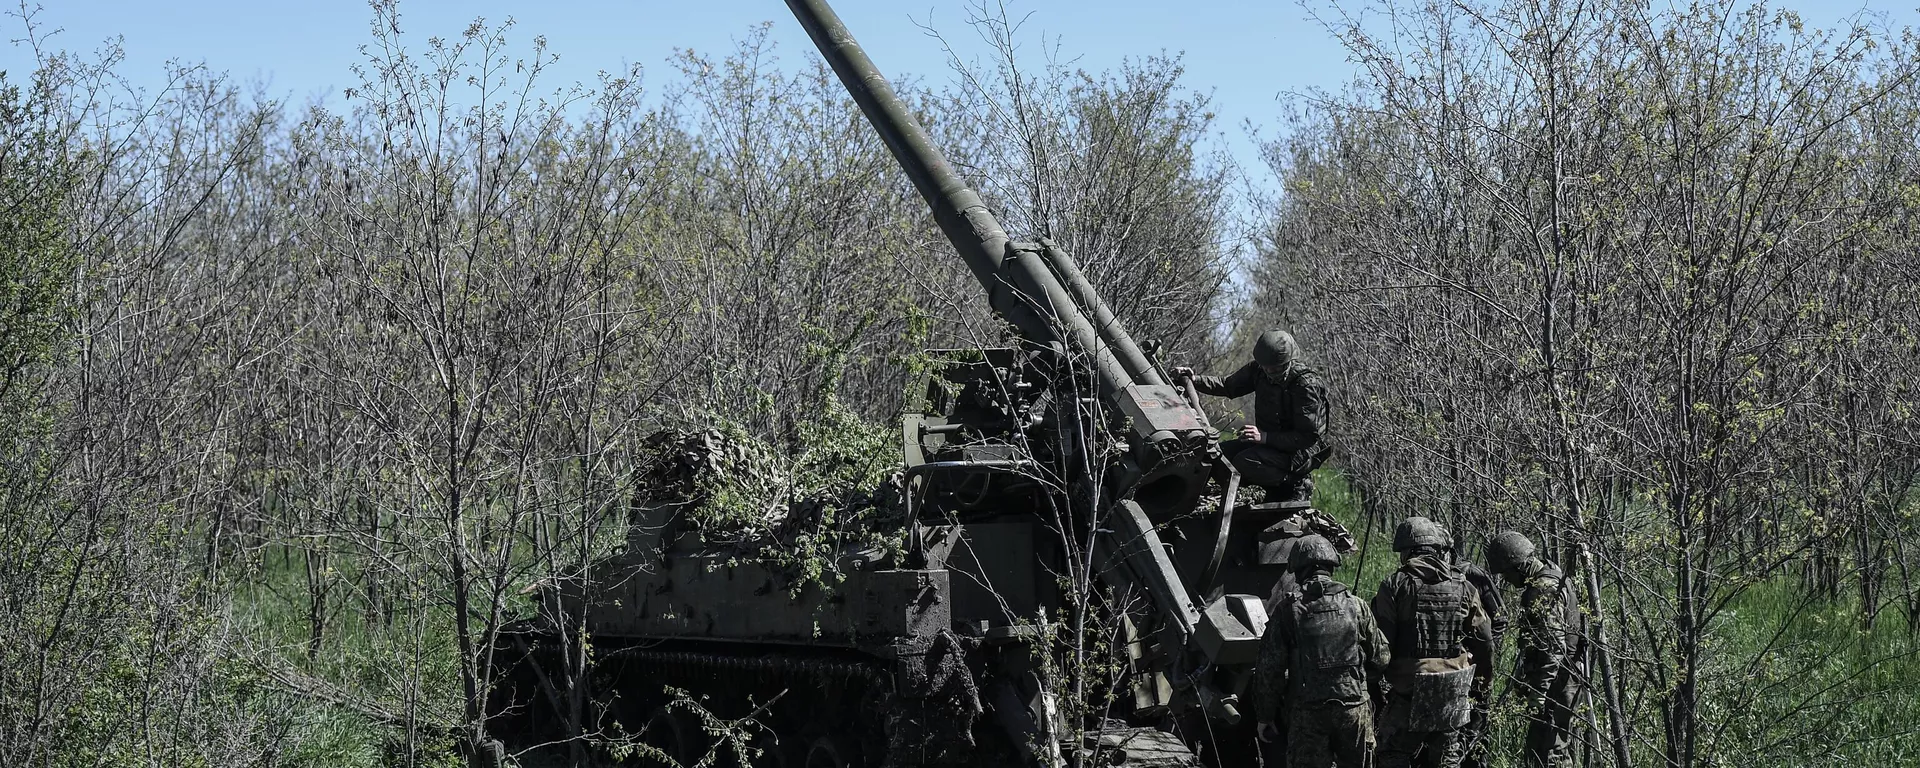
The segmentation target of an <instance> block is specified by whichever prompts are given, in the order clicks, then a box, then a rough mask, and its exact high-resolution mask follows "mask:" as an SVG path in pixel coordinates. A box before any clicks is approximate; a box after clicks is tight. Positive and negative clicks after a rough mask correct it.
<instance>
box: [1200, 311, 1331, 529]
mask: <svg viewBox="0 0 1920 768" xmlns="http://www.w3.org/2000/svg"><path fill="white" fill-rule="evenodd" d="M1173 373H1174V375H1175V376H1178V377H1191V378H1192V379H1193V388H1194V389H1195V390H1198V391H1200V392H1202V393H1205V394H1209V395H1216V396H1219V397H1241V396H1244V395H1247V394H1252V395H1253V423H1252V424H1248V425H1246V426H1244V427H1241V428H1240V439H1239V440H1233V441H1230V442H1227V443H1224V444H1222V445H1221V449H1222V450H1224V451H1226V453H1227V458H1228V459H1231V460H1232V461H1233V466H1234V467H1235V468H1237V469H1239V470H1240V476H1241V478H1243V479H1244V480H1245V481H1246V482H1247V483H1248V484H1251V485H1258V486H1260V487H1262V488H1265V489H1266V490H1267V500H1268V501H1278V500H1283V499H1309V498H1312V496H1313V480H1312V478H1311V477H1310V475H1311V474H1312V472H1313V470H1314V468H1316V467H1319V466H1320V463H1321V462H1323V461H1326V459H1327V454H1328V453H1329V452H1330V451H1329V450H1328V449H1327V448H1326V446H1325V445H1324V444H1323V443H1322V442H1321V440H1320V436H1321V433H1322V432H1324V431H1325V430H1326V428H1327V386H1326V383H1325V382H1324V381H1322V380H1321V378H1320V374H1319V373H1318V372H1317V371H1315V370H1313V369H1312V368H1309V367H1307V365H1306V363H1305V362H1304V361H1303V360H1301V357H1300V345H1299V344H1298V343H1297V342H1295V341H1294V340H1293V335H1292V334H1289V333H1287V332H1286V331H1267V332H1266V333H1263V334H1260V339H1259V340H1258V341H1257V342H1255V343H1254V345H1253V362H1250V363H1247V364H1246V365H1244V366H1241V367H1240V370H1237V371H1234V372H1233V373H1231V374H1228V375H1227V377H1226V378H1220V377H1217V376H1195V375H1194V373H1193V369H1192V368H1175V369H1173Z"/></svg>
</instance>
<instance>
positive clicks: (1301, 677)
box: [1287, 589, 1367, 704]
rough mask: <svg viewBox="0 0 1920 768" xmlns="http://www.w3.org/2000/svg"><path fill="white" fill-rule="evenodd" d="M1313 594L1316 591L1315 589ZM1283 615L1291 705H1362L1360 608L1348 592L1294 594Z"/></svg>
mask: <svg viewBox="0 0 1920 768" xmlns="http://www.w3.org/2000/svg"><path fill="white" fill-rule="evenodd" d="M1316 591H1317V590H1316ZM1293 598H1294V599H1293V600H1292V601H1291V603H1292V604H1291V605H1290V606H1289V607H1290V608H1291V610H1290V611H1289V612H1288V614H1287V615H1288V617H1289V618H1290V620H1291V622H1292V624H1293V661H1292V663H1291V665H1290V667H1289V669H1288V674H1287V677H1288V678H1289V679H1290V680H1289V682H1290V684H1289V685H1288V691H1287V694H1288V696H1287V697H1288V700H1289V701H1292V702H1295V703H1296V704H1319V703H1322V702H1327V701H1341V702H1354V701H1364V700H1365V698H1366V696H1367V683H1366V674H1365V671H1364V670H1362V669H1361V654H1360V604H1359V601H1358V600H1356V599H1355V598H1354V597H1353V596H1352V594H1351V593H1349V592H1347V591H1346V590H1344V589H1342V590H1341V591H1339V592H1334V593H1330V594H1322V595H1318V596H1317V597H1315V598H1313V599H1309V598H1308V596H1307V594H1305V593H1304V592H1302V593H1295V594H1294V596H1293Z"/></svg>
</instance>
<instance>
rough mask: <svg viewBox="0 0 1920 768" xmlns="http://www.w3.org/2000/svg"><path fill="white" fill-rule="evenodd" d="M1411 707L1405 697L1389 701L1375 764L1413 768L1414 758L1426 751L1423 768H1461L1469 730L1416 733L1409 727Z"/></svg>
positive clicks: (1394, 767) (1383, 717)
mask: <svg viewBox="0 0 1920 768" xmlns="http://www.w3.org/2000/svg"><path fill="white" fill-rule="evenodd" d="M1411 713H1412V712H1411V703H1410V702H1409V701H1408V700H1407V698H1406V697H1404V696H1393V697H1391V698H1389V699H1388V701H1387V711H1386V714H1384V715H1382V716H1381V718H1380V752H1379V754H1378V755H1377V756H1376V757H1375V761H1374V764H1375V765H1378V766H1379V767H1380V768H1410V767H1411V766H1412V765H1413V764H1414V757H1415V756H1419V755H1420V754H1421V750H1423V749H1424V750H1425V751H1426V754H1425V755H1424V756H1423V757H1421V760H1420V765H1421V766H1423V767H1424V768H1460V760H1461V758H1463V757H1465V755H1466V746H1467V739H1466V734H1467V729H1466V728H1465V727H1460V728H1453V729H1450V730H1445V731H1416V730H1413V729H1411V728H1408V727H1407V720H1408V716H1409V715H1410V714H1411Z"/></svg>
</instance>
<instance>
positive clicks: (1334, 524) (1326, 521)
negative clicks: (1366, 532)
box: [1259, 507, 1353, 615]
mask: <svg viewBox="0 0 1920 768" xmlns="http://www.w3.org/2000/svg"><path fill="white" fill-rule="evenodd" d="M1313 537H1320V538H1323V539H1325V540H1326V541H1327V542H1329V543H1331V544H1332V545H1333V548H1334V550H1335V551H1337V552H1339V553H1340V554H1342V555H1345V554H1347V553H1349V552H1352V551H1353V534H1352V533H1351V532H1349V531H1348V530H1347V527H1346V526H1344V525H1341V524H1340V521H1338V520H1335V519H1333V517H1332V516H1331V515H1328V514H1327V513H1325V512H1321V511H1320V510H1317V509H1314V508H1312V507H1304V508H1299V509H1294V510H1292V511H1290V512H1289V513H1288V514H1287V516H1286V517H1282V518H1280V519H1279V520H1276V521H1274V522H1273V523H1272V524H1271V525H1268V526H1267V527H1265V528H1263V529H1261V531H1260V537H1259V544H1260V557H1259V559H1260V562H1262V563H1279V564H1281V565H1285V566H1287V569H1286V570H1285V571H1282V572H1281V573H1280V576H1279V578H1277V579H1275V580H1274V582H1273V588H1272V589H1271V590H1269V591H1268V593H1267V601H1266V608H1267V614H1268V615H1272V614H1273V612H1274V611H1276V610H1278V608H1279V605H1280V599H1281V598H1283V597H1285V596H1287V594H1288V593H1291V592H1293V591H1295V590H1297V589H1299V586H1300V580H1301V577H1300V576H1299V575H1298V574H1296V573H1295V572H1294V570H1293V568H1292V563H1293V556H1292V552H1293V550H1294V549H1295V548H1297V547H1298V546H1299V545H1300V543H1301V542H1303V541H1306V540H1307V539H1309V538H1313Z"/></svg>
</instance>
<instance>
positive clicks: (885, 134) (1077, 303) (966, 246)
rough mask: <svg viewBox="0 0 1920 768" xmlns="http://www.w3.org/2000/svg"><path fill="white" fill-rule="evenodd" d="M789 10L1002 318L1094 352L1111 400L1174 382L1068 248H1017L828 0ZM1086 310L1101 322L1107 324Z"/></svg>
mask: <svg viewBox="0 0 1920 768" xmlns="http://www.w3.org/2000/svg"><path fill="white" fill-rule="evenodd" d="M787 6H788V7H789V8H791V9H793V14H794V16H796V17H798V18H799V20H800V25H801V26H803V27H805V28H806V30H807V35H808V36H810V37H812V38H813V43H814V46H815V47H817V48H819V49H820V53H821V55H823V56H825V57H826V59H827V63H828V64H829V65H830V66H832V67H833V71H834V74H837V75H839V76H840V82H841V83H843V84H845V85H846V87H847V91H848V92H849V93H851V94H852V95H853V100H854V102H855V103H857V104H859V105H860V111H861V112H863V113H865V114H866V116H867V121H868V122H869V123H872V124H873V128H874V130H875V131H877V132H878V133H879V134H880V138H881V140H882V141H884V142H885V143H886V145H887V149H888V150H889V151H891V152H892V153H893V156H894V159H896V160H898V161H899V162H900V166H901V167H902V168H904V169H905V170H906V172H907V177H908V178H909V179H912V180H913V186H914V188H915V189H918V190H919V191H920V196H921V197H924V198H926V201H927V205H928V206H930V207H932V209H933V217H934V220H935V221H936V222H938V223H939V225H940V231H941V232H942V233H944V234H945V235H946V236H947V240H948V242H951V243H953V247H954V249H955V250H957V251H959V252H960V257H961V258H963V259H965V260H966V262H967V267H968V268H969V269H971V270H972V271H973V276H974V278H975V279H977V280H979V281H980V284H981V285H982V286H984V287H985V288H986V289H987V296H988V303H989V305H990V306H991V307H992V308H993V310H994V311H995V312H998V313H1000V315H1001V316H1002V317H1005V318H1006V319H1007V320H1008V321H1009V322H1012V323H1013V324H1014V325H1015V326H1016V327H1018V328H1019V329H1020V332H1021V333H1022V334H1023V335H1025V336H1026V337H1027V338H1028V339H1030V340H1033V341H1035V342H1037V343H1040V344H1046V343H1050V342H1055V341H1058V342H1063V343H1066V344H1068V345H1070V346H1072V347H1076V348H1078V349H1079V350H1080V351H1082V352H1084V353H1086V354H1088V355H1090V356H1091V357H1092V359H1093V363H1094V370H1095V372H1096V375H1097V376H1098V377H1099V379H1100V388H1101V393H1102V394H1103V395H1109V396H1110V395H1113V394H1115V393H1118V392H1120V391H1121V390H1123V389H1125V388H1126V387H1127V386H1128V385H1131V384H1148V385H1160V384H1165V383H1166V382H1165V381H1163V380H1162V378H1161V376H1160V375H1159V373H1158V372H1157V371H1155V370H1154V369H1153V367H1152V366H1151V365H1150V364H1148V362H1147V360H1146V357H1145V356H1144V355H1142V354H1141V353H1140V350H1139V348H1138V347H1137V346H1136V345H1135V344H1134V342H1133V340H1132V338H1131V337H1130V336H1128V335H1127V333H1126V331H1125V330H1124V329H1122V328H1120V327H1119V322H1118V321H1117V320H1115V319H1114V318H1113V316H1112V313H1111V312H1106V311H1105V310H1106V307H1105V305H1104V304H1101V303H1099V298H1098V297H1097V296H1095V295H1094V292H1093V288H1092V286H1090V285H1087V284H1086V280H1085V278H1084V277H1080V276H1079V268H1078V267H1077V266H1074V265H1073V264H1072V262H1071V260H1070V259H1068V260H1066V261H1065V263H1064V266H1063V265H1062V264H1060V263H1058V262H1057V261H1056V254H1057V255H1058V256H1064V255H1065V254H1064V252H1062V251H1059V249H1057V248H1053V247H1051V246H1043V247H1016V246H1015V244H1014V243H1013V242H1012V241H1011V239H1010V238H1008V237H1007V232H1006V230H1005V229H1003V228H1002V227H1001V226H1000V222H999V220H998V219H996V218H994V216H993V213H992V212H991V211H988V210H987V206H986V204H985V203H984V202H982V201H981V199H980V195H979V193H977V192H975V191H974V190H973V188H972V187H969V186H967V183H966V181H964V180H962V179H961V178H960V175H959V174H958V173H955V172H954V170H953V165H952V164H951V163H949V162H947V158H946V155H944V154H942V153H941V152H940V150H939V148H938V147H935V146H934V145H933V141H932V140H931V139H930V138H928V136H927V132H926V129H924V128H922V127H921V126H920V121H919V120H917V119H915V118H914V116H913V112H912V111H911V110H909V109H908V108H907V105H906V102H904V101H902V100H901V99H900V96H899V95H898V94H896V93H894V91H893V86H892V85H889V84H888V83H887V79H886V77H884V76H883V75H881V74H880V70H879V68H878V67H876V66H874V64H873V60H872V59H869V58H867V53H866V51H864V50H862V49H861V48H860V44H859V43H858V42H856V41H854V39H853V34H852V33H851V32H848V31H847V28H846V25H844V24H842V23H840V17H839V16H837V15H835V14H834V12H833V9H832V8H829V7H828V6H827V4H826V2H825V0H787ZM1056 272H1061V273H1064V274H1056ZM1063 278H1064V280H1063ZM1069 285H1071V286H1072V289H1071V290H1069V288H1068V286H1069ZM1082 307H1087V308H1088V309H1091V310H1093V311H1094V312H1095V314H1096V315H1099V316H1100V317H1099V318H1098V319H1099V320H1100V325H1099V326H1096V325H1095V323H1094V322H1093V320H1091V319H1089V318H1088V317H1087V310H1083V309H1082Z"/></svg>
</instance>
